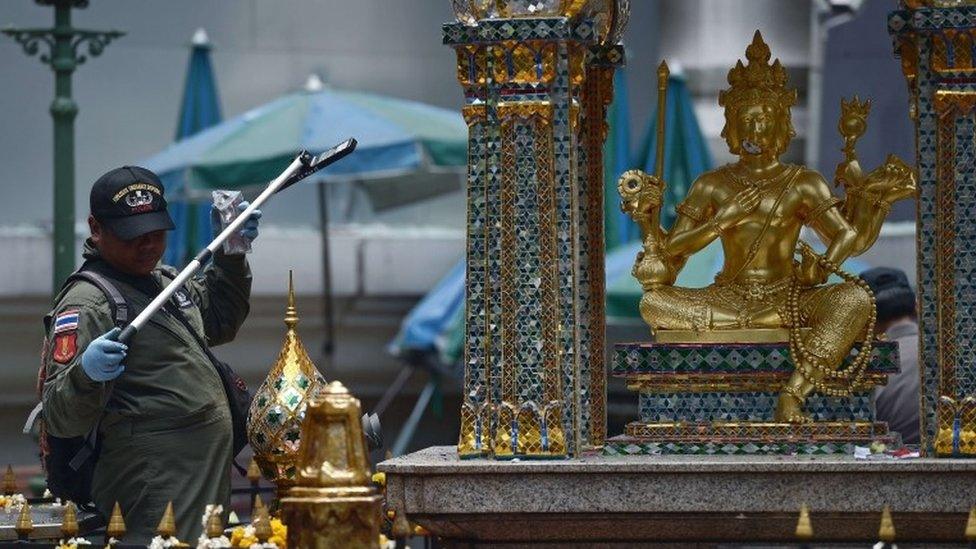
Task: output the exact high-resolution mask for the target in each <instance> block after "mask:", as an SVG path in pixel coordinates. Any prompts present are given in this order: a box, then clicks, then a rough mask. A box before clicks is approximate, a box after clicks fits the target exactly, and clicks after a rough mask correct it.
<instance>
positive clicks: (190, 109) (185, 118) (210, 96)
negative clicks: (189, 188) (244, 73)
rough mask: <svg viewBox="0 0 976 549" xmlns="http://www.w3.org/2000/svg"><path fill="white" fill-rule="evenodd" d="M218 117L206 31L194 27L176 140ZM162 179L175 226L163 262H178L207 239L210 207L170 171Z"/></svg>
mask: <svg viewBox="0 0 976 549" xmlns="http://www.w3.org/2000/svg"><path fill="white" fill-rule="evenodd" d="M221 118H222V117H221V115H220V101H219V99H218V94H217V82H216V81H215V79H214V74H213V67H212V66H211V63H210V40H209V39H208V38H207V33H206V31H204V30H203V29H197V31H196V33H195V34H194V35H193V47H192V48H191V50H190V62H189V64H188V65H187V69H186V82H185V83H184V85H183V103H182V106H181V107H180V121H179V125H178V126H177V128H176V140H177V141H179V140H181V139H183V138H186V137H190V136H192V135H195V134H197V133H199V132H200V131H201V130H205V129H207V128H209V127H211V126H213V125H215V124H217V123H219V122H220V120H221ZM162 179H163V183H164V184H165V185H166V187H167V188H166V191H167V195H168V196H171V197H173V199H171V200H170V201H169V211H170V215H172V216H173V221H174V222H175V223H176V229H175V230H173V231H171V232H170V234H169V236H168V238H167V245H166V257H165V258H164V261H165V262H166V263H168V264H170V265H182V264H184V263H186V262H187V261H188V260H189V259H190V256H192V254H193V253H194V252H196V251H197V250H199V249H200V248H202V247H204V246H206V245H207V243H208V242H209V241H210V240H209V239H210V209H209V208H208V207H206V206H205V205H203V204H200V203H198V201H193V200H190V199H189V198H188V197H187V196H185V194H184V193H182V190H183V189H181V188H178V187H180V186H181V185H182V181H181V178H179V177H173V174H172V173H170V174H165V175H164V176H163V178H162Z"/></svg>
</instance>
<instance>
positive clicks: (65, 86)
mask: <svg viewBox="0 0 976 549" xmlns="http://www.w3.org/2000/svg"><path fill="white" fill-rule="evenodd" d="M35 2H37V3H38V4H40V5H42V6H54V27H53V28H46V29H17V28H6V29H4V30H3V33H4V34H6V35H7V36H10V37H11V38H13V39H14V40H16V41H17V43H19V44H20V45H21V46H22V47H23V49H24V52H25V53H26V54H27V55H31V56H33V55H37V53H38V52H39V51H40V50H41V47H42V46H46V48H47V49H46V51H45V52H42V53H41V55H40V60H41V62H42V63H44V64H46V65H49V66H50V67H51V70H53V71H54V101H52V102H51V117H52V118H54V238H53V242H54V279H53V291H54V293H57V291H58V288H60V287H61V283H62V282H63V281H64V279H65V278H67V277H68V275H69V274H71V272H72V271H73V270H74V263H75V250H74V235H75V141H74V138H75V135H74V134H75V115H77V114H78V105H77V104H76V103H75V102H74V100H73V99H72V98H71V73H73V72H74V70H75V67H77V66H78V65H80V64H82V63H84V62H85V60H86V59H87V56H86V55H85V54H83V53H80V51H79V50H81V49H82V47H83V46H84V47H85V48H86V49H87V50H88V51H87V55H88V56H91V57H98V56H99V55H101V53H102V51H104V50H105V46H107V45H108V44H109V42H111V41H112V40H114V39H116V38H118V37H120V36H122V35H123V34H124V33H122V32H118V31H92V30H81V29H76V28H74V27H72V26H71V9H72V8H85V7H87V6H88V0H35Z"/></svg>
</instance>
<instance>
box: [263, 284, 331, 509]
mask: <svg viewBox="0 0 976 549" xmlns="http://www.w3.org/2000/svg"><path fill="white" fill-rule="evenodd" d="M296 326H298V312H297V311H296V310H295V286H294V284H293V282H292V272H291V271H288V308H287V309H286V311H285V327H286V328H287V331H286V332H285V341H284V343H283V344H282V347H281V352H280V353H279V354H278V359H277V360H276V361H275V363H274V366H272V367H271V371H270V372H268V376H267V377H266V378H265V380H264V382H263V383H261V386H260V387H258V390H257V391H256V392H255V394H254V400H253V401H252V402H251V409H250V410H249V411H248V415H247V438H248V441H249V442H250V443H251V447H252V448H253V449H254V460H255V461H256V462H257V465H258V467H259V468H260V469H261V472H262V473H263V474H264V478H266V479H268V480H269V481H271V482H273V483H274V484H275V485H276V486H277V487H278V492H279V493H284V491H285V490H287V489H288V487H290V486H293V485H294V484H295V477H296V471H297V470H296V467H295V464H296V461H297V456H298V446H299V443H300V442H301V430H302V420H303V419H304V418H305V408H306V406H307V405H308V402H309V400H310V399H311V397H313V396H314V395H315V394H316V392H318V390H319V388H320V387H322V386H323V385H325V378H323V377H322V374H320V373H319V371H318V370H317V369H316V368H315V365H314V364H313V363H312V359H310V358H309V356H308V352H307V351H306V350H305V346H304V345H303V344H302V340H301V338H299V337H298V332H297V331H296Z"/></svg>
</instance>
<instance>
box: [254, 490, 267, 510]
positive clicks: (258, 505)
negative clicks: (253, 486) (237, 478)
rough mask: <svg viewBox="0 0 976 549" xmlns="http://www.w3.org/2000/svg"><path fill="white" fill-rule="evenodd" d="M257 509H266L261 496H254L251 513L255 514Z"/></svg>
mask: <svg viewBox="0 0 976 549" xmlns="http://www.w3.org/2000/svg"><path fill="white" fill-rule="evenodd" d="M258 509H267V507H266V506H265V505H264V500H263V499H261V494H256V495H255V496H254V510H253V511H252V513H257V512H258Z"/></svg>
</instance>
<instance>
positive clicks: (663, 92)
mask: <svg viewBox="0 0 976 549" xmlns="http://www.w3.org/2000/svg"><path fill="white" fill-rule="evenodd" d="M670 74H671V71H670V70H669V69H668V64H667V62H665V61H664V60H663V59H662V60H661V64H660V65H658V67H657V158H656V159H655V162H654V176H655V177H657V179H658V181H663V180H664V112H665V111H664V107H665V104H666V103H667V99H668V76H669V75H670Z"/></svg>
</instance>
